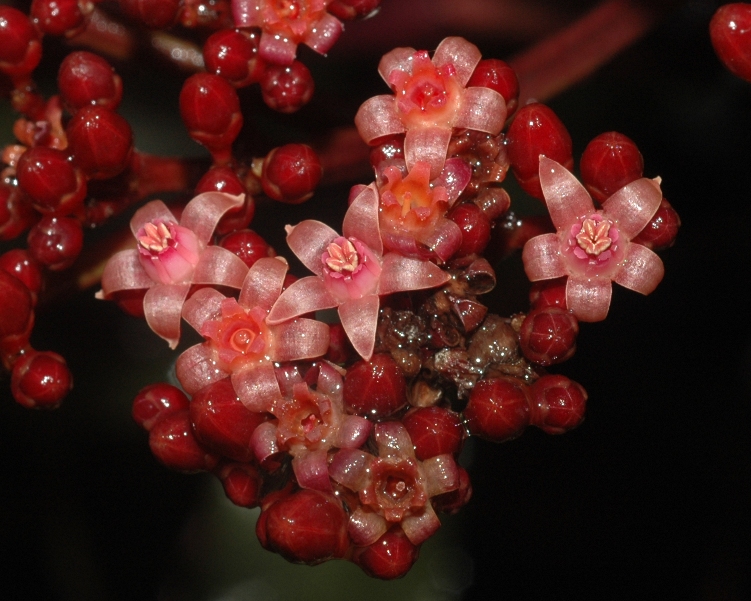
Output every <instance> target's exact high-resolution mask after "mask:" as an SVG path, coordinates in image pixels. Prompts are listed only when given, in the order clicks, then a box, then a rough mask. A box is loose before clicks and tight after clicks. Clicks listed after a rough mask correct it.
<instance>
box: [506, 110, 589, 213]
mask: <svg viewBox="0 0 751 601" xmlns="http://www.w3.org/2000/svg"><path fill="white" fill-rule="evenodd" d="M506 145H507V149H508V158H509V161H510V162H511V169H512V170H513V172H514V175H515V176H516V179H517V180H518V181H519V185H520V186H521V187H522V189H523V190H524V191H525V192H526V193H527V194H530V195H531V196H534V197H535V198H539V199H541V200H542V199H543V194H542V188H541V187H540V175H539V172H540V155H541V154H544V155H545V156H546V157H548V158H549V159H553V160H554V161H557V162H559V163H560V164H561V165H563V166H564V167H566V169H571V168H572V167H573V165H574V157H573V154H572V144H571V136H570V135H569V133H568V130H567V129H566V127H565V126H564V125H563V123H562V122H561V120H560V119H559V118H558V116H557V115H556V114H555V113H554V112H553V111H552V109H550V108H548V107H547V106H545V105H544V104H540V103H533V104H528V105H527V106H524V107H522V108H520V109H519V112H518V113H517V114H516V117H515V118H514V120H513V122H512V123H511V126H510V127H509V129H508V133H507V134H506Z"/></svg>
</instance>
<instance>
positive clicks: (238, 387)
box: [232, 363, 282, 413]
mask: <svg viewBox="0 0 751 601" xmlns="http://www.w3.org/2000/svg"><path fill="white" fill-rule="evenodd" d="M232 386H233V388H234V389H235V392H236V393H237V396H238V397H239V399H240V401H242V404H243V405H245V406H246V407H247V408H248V409H249V410H250V411H257V412H259V413H263V412H265V411H269V410H270V409H271V408H272V406H273V404H274V402H276V401H277V399H280V398H281V396H282V393H281V391H280V390H279V383H278V382H277V381H276V375H275V374H274V366H273V364H272V363H254V364H251V365H247V366H245V367H243V368H241V369H239V370H238V371H235V372H233V373H232Z"/></svg>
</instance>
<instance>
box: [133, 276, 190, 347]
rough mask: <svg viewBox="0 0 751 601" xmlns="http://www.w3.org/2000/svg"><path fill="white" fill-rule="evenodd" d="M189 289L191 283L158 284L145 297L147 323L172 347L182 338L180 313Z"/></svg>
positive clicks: (144, 308) (144, 309)
mask: <svg viewBox="0 0 751 601" xmlns="http://www.w3.org/2000/svg"><path fill="white" fill-rule="evenodd" d="M189 290H190V284H157V285H156V286H153V287H152V288H149V289H148V290H147V291H146V296H144V297H143V313H144V317H146V323H148V324H149V327H150V328H151V329H152V330H153V331H154V332H155V333H156V334H157V335H158V336H160V337H162V338H164V339H165V340H166V341H167V342H168V343H169V347H170V348H171V349H174V348H175V347H176V346H177V343H178V342H179V340H180V314H181V313H182V308H183V303H184V302H185V297H186V296H188V291H189Z"/></svg>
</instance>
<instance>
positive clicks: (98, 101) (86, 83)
mask: <svg viewBox="0 0 751 601" xmlns="http://www.w3.org/2000/svg"><path fill="white" fill-rule="evenodd" d="M57 87H58V89H59V90H60V98H61V100H62V101H63V105H64V106H65V108H66V109H68V111H70V112H71V113H75V112H76V111H77V110H78V109H82V108H84V107H86V106H89V105H92V104H94V105H99V106H102V107H104V108H108V109H110V110H113V111H114V110H116V109H117V107H118V106H119V105H120V100H121V99H122V96H123V82H122V79H120V76H119V75H118V74H117V73H115V70H114V69H113V68H112V66H111V65H110V64H109V63H108V62H107V61H106V60H105V59H103V58H102V57H101V56H97V55H96V54H92V53H91V52H86V51H84V50H80V51H78V52H71V53H70V54H69V55H68V56H66V57H65V59H64V60H63V62H62V63H61V64H60V69H59V70H58V72H57Z"/></svg>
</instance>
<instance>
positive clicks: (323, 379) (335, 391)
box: [316, 361, 345, 411]
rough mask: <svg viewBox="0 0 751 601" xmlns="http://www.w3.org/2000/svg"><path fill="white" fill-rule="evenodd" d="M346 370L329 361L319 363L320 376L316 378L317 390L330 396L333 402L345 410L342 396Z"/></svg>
mask: <svg viewBox="0 0 751 601" xmlns="http://www.w3.org/2000/svg"><path fill="white" fill-rule="evenodd" d="M344 373H345V371H344V370H343V369H342V368H341V367H339V366H338V365H335V364H334V363H329V362H328V361H321V362H320V363H318V378H317V380H316V390H317V391H318V392H319V393H321V394H323V395H325V396H327V397H329V399H331V402H332V403H333V404H334V405H335V406H336V407H337V408H338V409H339V410H340V411H341V410H343V409H342V408H343V405H342V397H343V386H344V381H343V380H342V376H344Z"/></svg>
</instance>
